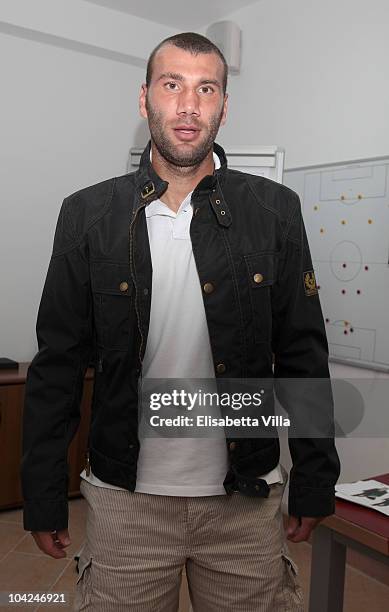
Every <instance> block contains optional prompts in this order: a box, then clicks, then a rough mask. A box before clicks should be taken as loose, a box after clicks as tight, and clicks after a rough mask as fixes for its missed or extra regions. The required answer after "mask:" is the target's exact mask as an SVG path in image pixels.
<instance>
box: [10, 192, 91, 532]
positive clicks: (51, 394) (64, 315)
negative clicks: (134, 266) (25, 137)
mask: <svg viewBox="0 0 389 612" xmlns="http://www.w3.org/2000/svg"><path fill="white" fill-rule="evenodd" d="M36 332H37V340H38V349H39V350H38V353H37V354H36V355H35V357H34V359H33V360H32V362H31V364H30V367H29V369H28V373H27V381H26V392H25V402H24V413H23V443H22V452H23V456H22V463H21V480H22V492H23V498H24V528H25V529H26V530H31V531H51V530H54V529H64V528H66V527H67V524H68V501H67V498H68V480H69V476H68V464H67V452H68V447H69V444H70V442H71V440H72V438H73V436H74V434H75V432H76V430H77V428H78V425H79V422H80V402H81V397H82V390H83V382H84V376H85V371H86V368H87V366H88V363H89V359H90V356H91V347H92V333H91V297H90V287H89V265H88V256H87V245H86V243H85V241H83V240H82V239H79V238H78V237H77V236H76V234H75V231H74V229H73V224H72V222H71V219H70V215H69V212H68V199H65V200H64V201H63V204H62V207H61V211H60V214H59V217H58V221H57V226H56V230H55V236H54V245H53V252H52V255H51V259H50V263H49V267H48V271H47V276H46V280H45V283H44V288H43V293H42V297H41V301H40V306H39V310H38V317H37V324H36Z"/></svg>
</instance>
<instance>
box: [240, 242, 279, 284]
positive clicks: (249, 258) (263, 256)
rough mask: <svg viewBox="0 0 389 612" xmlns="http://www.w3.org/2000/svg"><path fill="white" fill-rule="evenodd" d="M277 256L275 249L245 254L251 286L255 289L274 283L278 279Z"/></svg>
mask: <svg viewBox="0 0 389 612" xmlns="http://www.w3.org/2000/svg"><path fill="white" fill-rule="evenodd" d="M276 257H277V254H276V253H275V252H273V251H270V252H269V251H267V252H265V253H253V254H252V255H245V256H244V259H245V262H246V267H247V273H248V275H249V282H250V286H251V287H252V288H253V289H259V288H260V287H266V286H267V285H272V284H273V283H274V282H275V280H276Z"/></svg>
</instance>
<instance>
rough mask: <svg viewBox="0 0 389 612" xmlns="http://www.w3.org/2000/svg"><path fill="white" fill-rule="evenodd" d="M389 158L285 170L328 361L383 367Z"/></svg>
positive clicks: (388, 346)
mask: <svg viewBox="0 0 389 612" xmlns="http://www.w3.org/2000/svg"><path fill="white" fill-rule="evenodd" d="M388 176H389V156H388V157H382V158H374V159H366V160H357V161H351V162H345V163H336V164H335V163H334V164H329V165H325V166H324V165H323V166H311V167H305V168H293V169H288V170H284V184H285V185H287V186H288V187H290V188H291V189H293V190H294V191H296V192H297V193H298V194H299V196H300V198H301V203H302V208H303V217H304V222H305V226H306V230H307V235H308V240H309V244H310V248H311V253H312V260H313V265H314V269H315V273H316V280H317V284H318V286H319V294H320V300H321V304H322V309H323V316H324V319H325V322H326V330H327V338H328V343H329V350H330V358H331V360H332V361H338V362H343V363H349V364H351V365H356V366H361V367H368V368H371V369H375V370H384V371H389V263H388V262H389V179H388Z"/></svg>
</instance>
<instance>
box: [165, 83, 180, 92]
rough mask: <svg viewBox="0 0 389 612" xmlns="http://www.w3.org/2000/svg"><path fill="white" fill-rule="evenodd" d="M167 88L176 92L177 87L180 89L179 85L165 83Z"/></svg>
mask: <svg viewBox="0 0 389 612" xmlns="http://www.w3.org/2000/svg"><path fill="white" fill-rule="evenodd" d="M165 87H166V88H167V89H171V90H172V91H174V90H175V89H176V87H178V85H177V83H173V82H169V83H165Z"/></svg>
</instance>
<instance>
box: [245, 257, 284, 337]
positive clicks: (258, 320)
mask: <svg viewBox="0 0 389 612" xmlns="http://www.w3.org/2000/svg"><path fill="white" fill-rule="evenodd" d="M276 256H277V255H276V253H275V252H273V251H272V252H265V253H253V254H252V255H245V256H244V259H245V263H246V270H247V275H248V283H249V295H250V302H251V314H252V329H253V336H254V342H255V343H260V342H270V341H271V334H272V308H271V289H272V285H273V284H274V283H275V280H276Z"/></svg>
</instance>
